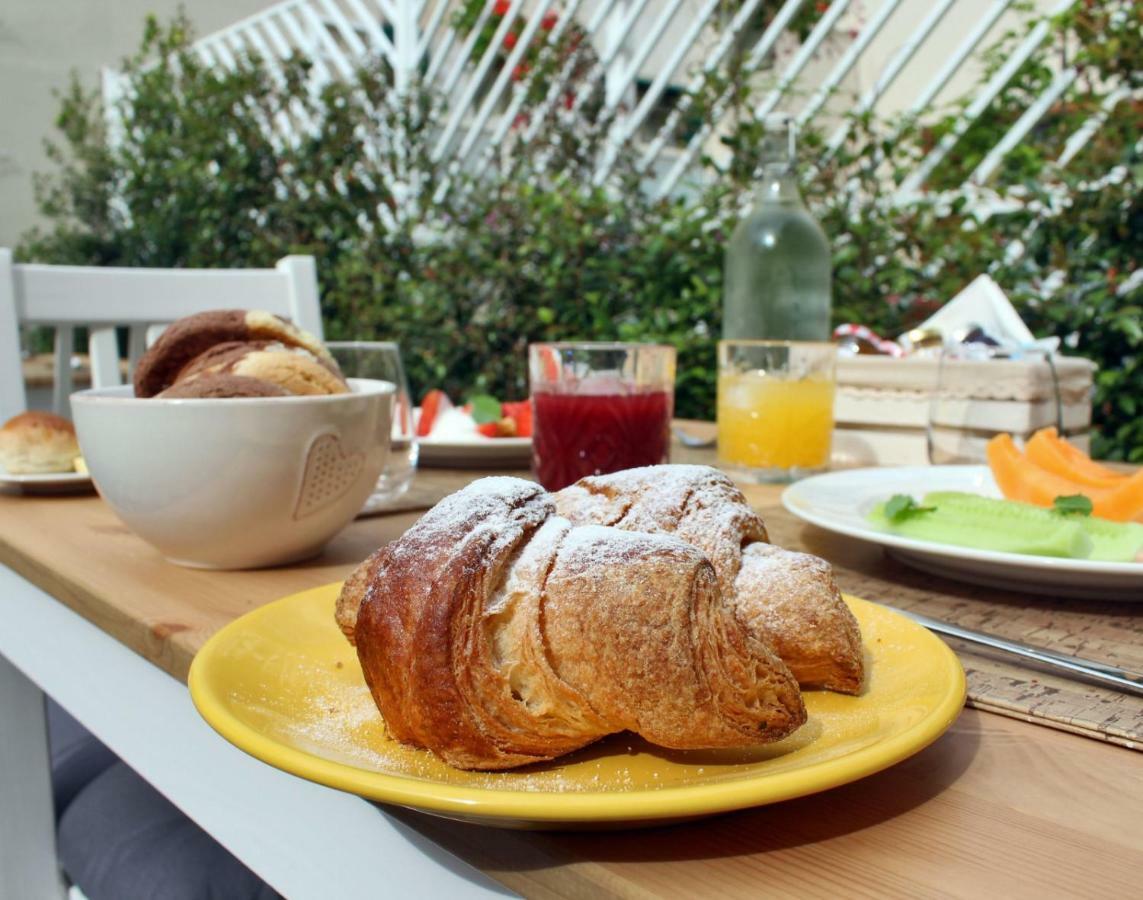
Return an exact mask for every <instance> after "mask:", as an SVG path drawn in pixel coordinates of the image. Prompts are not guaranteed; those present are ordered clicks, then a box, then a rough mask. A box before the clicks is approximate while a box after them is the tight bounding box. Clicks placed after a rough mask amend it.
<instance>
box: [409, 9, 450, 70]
mask: <svg viewBox="0 0 1143 900" xmlns="http://www.w3.org/2000/svg"><path fill="white" fill-rule="evenodd" d="M448 8H449V3H448V0H437V5H436V6H435V7H434V8H433V12H432V15H431V16H430V17H429V21H428V23H427V24H426V25H425V29H424V34H423V35H421V39H420V41H419V42H418V44H417V57H418V60H419V59H420V58H421V57H423V56H424V55H425V54H426V53H428V52H429V48H430V47H432V45H433V41H435V40H436V39H437V32H438V31H440V27H441V23H442V22H444V18H445V13H446V12H448ZM455 34H456V31H455V30H453V29H451V28H450V29H449V30H448V36H449V37H452V36H453V35H455ZM446 52H447V51H446Z"/></svg>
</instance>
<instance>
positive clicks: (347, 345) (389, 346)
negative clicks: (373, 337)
mask: <svg viewBox="0 0 1143 900" xmlns="http://www.w3.org/2000/svg"><path fill="white" fill-rule="evenodd" d="M322 343H324V344H325V346H326V348H327V349H328V348H330V347H333V348H336V349H339V350H350V349H356V348H360V349H364V348H373V349H378V350H397V351H400V349H401V345H400V344H398V343H397V342H396V341H323V342H322Z"/></svg>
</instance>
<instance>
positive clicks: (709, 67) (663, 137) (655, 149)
mask: <svg viewBox="0 0 1143 900" xmlns="http://www.w3.org/2000/svg"><path fill="white" fill-rule="evenodd" d="M760 2H761V0H747V2H746V3H744V4H742V7H741V8H740V9H739V10H738V13H737V14H736V15H735V16H734V18H733V19H731V21H730V24H729V26H727V27H726V28H725V29H723V33H722V37H721V38H720V39H719V41H718V43H717V44H716V45H715V48H714V51H713V52H712V53H711V54H710V56H709V57H708V58H707V60H706V62H705V63H704V64H703V67H702V69H701V71H699V72H697V73H696V74H695V76H694V77H693V78H692V79H691V80H690V82H689V83H688V84H687V87H686V90H685V91H684V93H683V96H682V98H681V99H680V100H679V102H678V103H677V104H676V105H675V107H674V108H673V109H672V110H671V111H670V112H669V113H668V114H667V119H666V121H665V122H664V123H663V125H662V126H661V127H660V128H659V131H658V133H657V134H656V135H655V138H654V140H652V141H651V143H650V144H649V145H648V146H647V149H646V150H645V151H644V153H643V155H642V156H641V157H640V158H639V162H638V163H637V164H636V169H637V171H639V172H646V171H647V170H648V169H649V168H650V167H651V166H652V164H653V163H654V162H655V160H656V159H658V157H659V154H661V153H662V152H663V149H664V148H665V147H666V145H667V142H668V141H669V140H670V138H671V136H672V135H673V134H674V133H675V129H676V128H677V127H678V124H679V122H680V121H681V120H682V117H683V116H684V115H686V114H687V112H688V111H689V110H690V109H691V107H692V106H693V105H694V101H693V99H692V98H693V97H694V95H695V93H696V92H697V91H698V90H699V88H700V87H701V85H702V82H703V80H704V79H705V78H706V77H708V76H709V75H710V74H711V73H712V72H715V71H717V70H718V68H719V66H721V65H722V63H723V61H724V60H725V59H726V54H727V53H729V52H730V48H731V47H732V46H733V45H734V41H735V38H736V36H737V35H738V33H739V32H740V31H741V30H742V28H743V27H744V25H745V23H746V22H748V21H750V18H751V16H753V15H754V11H755V10H756V9H757V8H758V4H759V3H760ZM801 3H802V0H789V2H787V3H786V4H785V6H783V7H782V9H781V10H779V11H778V13H777V15H776V17H775V18H774V20H773V21H772V22H771V24H770V26H769V31H773V32H774V33H775V40H776V39H777V35H778V34H780V33H781V29H782V28H783V27H784V25H780V24H779V19H781V18H782V16H783V14H784V13H786V11H787V10H790V9H792V12H791V13H790V15H793V12H796V11H797V8H798V7H799V6H800V5H801ZM764 37H765V36H763V39H764ZM759 43H761V40H760V41H759ZM747 65H748V67H749V63H747Z"/></svg>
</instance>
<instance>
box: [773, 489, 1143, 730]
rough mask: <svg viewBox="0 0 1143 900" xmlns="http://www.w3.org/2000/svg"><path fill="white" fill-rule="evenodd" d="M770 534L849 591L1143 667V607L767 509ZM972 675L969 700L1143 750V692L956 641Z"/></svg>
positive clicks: (1128, 666) (1067, 651)
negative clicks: (927, 556) (940, 566)
mask: <svg viewBox="0 0 1143 900" xmlns="http://www.w3.org/2000/svg"><path fill="white" fill-rule="evenodd" d="M759 512H760V513H761V515H762V517H763V518H764V519H765V520H766V527H767V529H768V530H769V532H770V539H771V540H772V541H773V542H774V543H776V544H779V545H780V546H783V547H789V548H790V549H794V550H804V551H807V552H809V553H816V554H817V555H819V556H822V557H824V558H827V559H829V561H830V562H831V563H833V565H834V569H835V571H836V574H837V581H838V585H839V586H840V587H841V589H842V590H843V591H845V592H846V593H849V594H855V595H856V596H858V597H864V598H865V599H867V600H875V601H879V602H882V603H887V604H889V605H891V606H897V607H900V608H901V609H909V610H914V611H916V612H919V613H923V614H924V615H927V616H932V617H933V618H937V619H943V620H944V621H946V622H953V623H955V624H957V625H961V626H963V627H965V628H972V629H974V630H976V631H986V632H988V633H990V634H995V635H998V636H1000V637H1004V638H1009V639H1012V640H1018V641H1025V642H1027V643H1029V644H1035V645H1036V646H1039V647H1044V648H1046V649H1048V650H1054V651H1056V652H1057V653H1064V654H1068V655H1070V656H1081V657H1084V658H1087V659H1092V660H1097V661H1099V662H1105V663H1111V664H1113V665H1117V666H1122V667H1123V668H1125V669H1129V670H1132V671H1135V672H1143V606H1141V605H1139V604H1135V603H1130V602H1111V601H1107V602H1099V601H1087V600H1060V599H1054V598H1050V597H1043V596H1037V595H1035V594H1025V593H1019V592H1015V591H1005V590H997V589H992V588H986V587H979V586H976V585H970V584H963V583H961V582H957V581H952V580H950V579H946V578H941V577H939V576H936V575H928V574H926V573H924V572H920V571H918V570H916V569H912V568H910V567H909V566H906V565H905V564H904V563H901V562H898V561H897V560H896V559H894V558H893V557H891V556H889V555H887V554H886V553H885V552H884V551H883V550H882V549H881V548H880V547H877V546H874V545H872V544H867V543H864V542H862V541H856V540H851V539H849V538H844V537H840V536H837V535H833V534H830V533H829V532H826V531H823V530H822V529H819V528H816V527H814V526H813V525H808V524H806V523H804V522H802V521H801V520H800V519H798V518H796V517H795V516H793V515H791V514H790V513H788V512H786V510H785V509H783V508H782V507H781V506H771V505H766V506H761V507H759ZM949 645H950V646H952V647H953V649H954V650H955V651H956V652H957V655H958V656H959V657H960V660H961V662H962V664H963V665H964V669H965V674H966V675H967V677H968V703H969V705H970V706H975V707H978V708H980V709H984V710H988V711H989V712H995V713H1000V714H1002V715H1006V716H1012V717H1014V718H1018V719H1023V720H1026V721H1029V722H1035V723H1038V724H1042V725H1049V726H1051V727H1053V728H1059V729H1061V730H1064V731H1071V732H1074V733H1077V734H1082V735H1086V736H1088V737H1092V738H1097V739H1099V740H1105V741H1109V742H1111V743H1115V744H1120V745H1122V746H1124V747H1129V748H1131V749H1134V750H1141V749H1143V698H1140V697H1134V696H1131V695H1129V694H1121V693H1118V692H1116V691H1113V690H1108V689H1105V688H1101V687H1097V686H1094V685H1089V684H1086V683H1084V682H1082V681H1078V680H1073V679H1070V678H1063V677H1060V676H1058V675H1055V674H1053V673H1052V672H1050V671H1049V670H1046V669H1038V668H1034V667H1033V666H1032V665H1031V664H1025V663H1023V662H1021V663H1019V664H1013V663H1012V662H1009V661H1008V659H1006V658H1003V657H1001V656H1000V655H995V656H994V655H992V654H991V653H990V652H988V651H985V650H983V649H982V648H978V647H976V646H972V648H971V649H969V645H966V644H963V643H961V642H959V641H955V640H949Z"/></svg>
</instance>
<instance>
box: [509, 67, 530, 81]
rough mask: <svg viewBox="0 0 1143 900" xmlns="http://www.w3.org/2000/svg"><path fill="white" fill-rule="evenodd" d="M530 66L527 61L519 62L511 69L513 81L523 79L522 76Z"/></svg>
mask: <svg viewBox="0 0 1143 900" xmlns="http://www.w3.org/2000/svg"><path fill="white" fill-rule="evenodd" d="M529 68H530V66H529V65H528V64H527V63H520V64H519V65H518V66H516V68H514V69H513V70H512V80H513V81H523V80H524V76H525V75H527V74H528V70H529Z"/></svg>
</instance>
